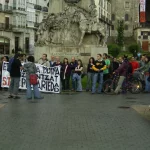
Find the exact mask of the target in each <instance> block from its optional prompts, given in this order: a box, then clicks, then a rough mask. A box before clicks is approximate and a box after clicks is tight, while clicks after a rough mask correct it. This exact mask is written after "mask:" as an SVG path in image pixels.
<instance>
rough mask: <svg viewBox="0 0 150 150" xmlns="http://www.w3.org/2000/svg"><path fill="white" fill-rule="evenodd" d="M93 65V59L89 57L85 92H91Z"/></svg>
mask: <svg viewBox="0 0 150 150" xmlns="http://www.w3.org/2000/svg"><path fill="white" fill-rule="evenodd" d="M94 63H95V59H94V58H93V57H91V58H90V59H89V63H88V67H87V85H86V91H87V92H88V91H89V90H90V91H91V90H92V77H93V73H94V70H93V69H92V66H93V65H94Z"/></svg>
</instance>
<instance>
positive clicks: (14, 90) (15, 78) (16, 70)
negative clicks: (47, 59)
mask: <svg viewBox="0 0 150 150" xmlns="http://www.w3.org/2000/svg"><path fill="white" fill-rule="evenodd" d="M19 59H20V54H16V55H15V57H14V60H13V62H12V64H11V69H10V77H11V82H10V86H9V93H10V95H9V97H8V98H14V99H18V98H19V97H18V89H19V81H20V77H21V72H20V69H22V65H21V62H20V60H19Z"/></svg>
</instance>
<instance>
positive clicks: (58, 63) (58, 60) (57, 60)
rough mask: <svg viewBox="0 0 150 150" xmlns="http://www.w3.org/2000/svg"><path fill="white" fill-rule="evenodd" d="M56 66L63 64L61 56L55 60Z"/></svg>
mask: <svg viewBox="0 0 150 150" xmlns="http://www.w3.org/2000/svg"><path fill="white" fill-rule="evenodd" d="M54 66H61V62H60V58H59V57H56V61H55V62H54V64H53V67H54Z"/></svg>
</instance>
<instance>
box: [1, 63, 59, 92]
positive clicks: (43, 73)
mask: <svg viewBox="0 0 150 150" xmlns="http://www.w3.org/2000/svg"><path fill="white" fill-rule="evenodd" d="M35 65H36V68H37V75H38V81H39V84H38V87H39V90H40V91H41V92H51V93H60V66H56V67H50V68H48V67H45V66H43V65H40V64H35ZM7 67H8V62H3V66H2V82H1V87H9V85H10V80H11V78H10V74H9V72H8V71H7ZM19 89H26V72H25V71H24V70H21V77H20V86H19Z"/></svg>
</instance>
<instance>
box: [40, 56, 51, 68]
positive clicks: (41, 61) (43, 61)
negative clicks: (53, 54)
mask: <svg viewBox="0 0 150 150" xmlns="http://www.w3.org/2000/svg"><path fill="white" fill-rule="evenodd" d="M38 64H40V65H43V66H46V67H50V63H49V61H48V60H47V54H43V55H42V58H41V59H40V60H39V61H38Z"/></svg>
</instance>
